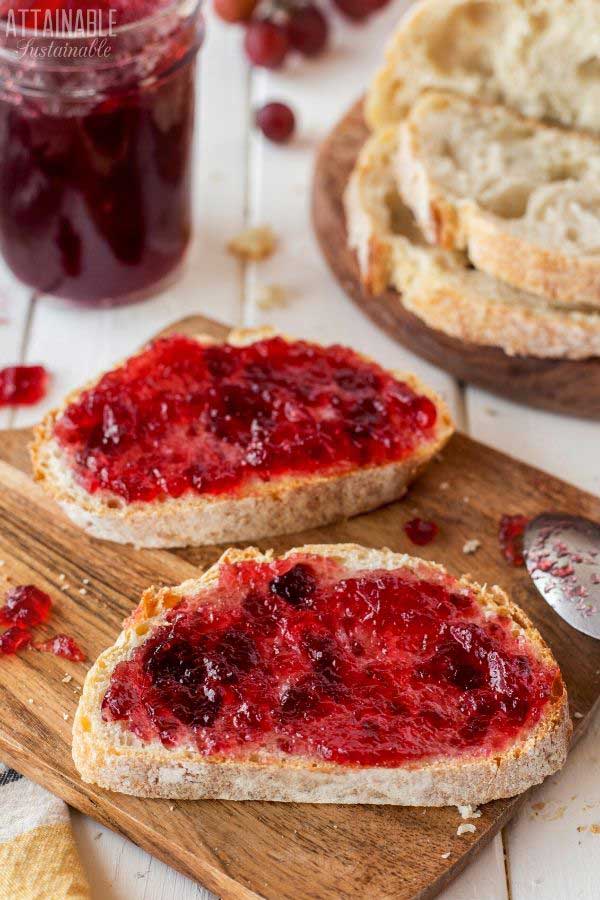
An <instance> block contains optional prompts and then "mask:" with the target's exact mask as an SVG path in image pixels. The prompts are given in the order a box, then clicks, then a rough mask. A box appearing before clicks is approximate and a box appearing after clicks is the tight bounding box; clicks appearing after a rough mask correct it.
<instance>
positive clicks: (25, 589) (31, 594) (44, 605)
mask: <svg viewBox="0 0 600 900" xmlns="http://www.w3.org/2000/svg"><path fill="white" fill-rule="evenodd" d="M51 609H52V600H51V599H50V597H49V596H48V594H46V593H45V591H41V590H40V589H39V588H38V587H36V586H35V585H34V584H22V585H19V586H18V587H14V588H12V589H11V590H10V591H9V592H8V594H7V595H6V601H5V603H4V606H2V607H0V625H16V626H18V627H19V628H35V626H36V625H41V624H42V623H43V622H47V621H48V619H49V618H50V611H51Z"/></svg>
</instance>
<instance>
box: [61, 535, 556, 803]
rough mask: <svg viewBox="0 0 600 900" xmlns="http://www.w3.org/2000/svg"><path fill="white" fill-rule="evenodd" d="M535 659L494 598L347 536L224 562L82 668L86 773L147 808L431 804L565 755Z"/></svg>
mask: <svg viewBox="0 0 600 900" xmlns="http://www.w3.org/2000/svg"><path fill="white" fill-rule="evenodd" d="M570 734H571V723H570V719H569V713H568V704H567V695H566V690H565V687H564V684H563V681H562V678H561V676H560V672H559V669H558V666H557V664H556V662H555V660H554V659H553V657H552V654H551V652H550V650H549V649H548V647H547V646H546V645H545V644H544V642H543V640H542V638H541V637H540V635H539V633H538V632H537V631H536V630H535V628H534V627H533V626H532V624H531V622H530V621H529V619H528V618H527V616H526V615H525V614H524V613H523V612H522V611H521V610H520V609H519V608H518V607H517V606H515V605H514V604H513V603H512V602H511V601H510V600H509V599H508V597H507V596H506V594H505V593H504V592H503V591H502V590H501V589H500V588H498V587H492V588H488V587H480V586H479V585H477V584H475V583H473V582H471V581H470V580H468V579H467V578H461V579H456V578H454V577H452V576H450V575H449V574H448V573H447V572H446V571H445V570H444V569H443V568H442V567H441V566H438V565H436V564H434V563H431V562H425V561H423V560H419V559H415V558H412V557H409V556H406V555H401V554H395V553H392V552H391V551H389V550H370V549H366V548H363V547H360V546H357V545H354V544H345V545H314V546H306V547H302V548H299V549H294V550H290V551H289V552H288V553H286V554H285V555H284V556H282V557H279V558H274V557H273V555H272V553H271V552H268V553H266V554H262V553H260V552H259V551H258V550H255V549H252V548H250V549H247V550H228V551H226V552H225V553H224V554H223V556H222V557H221V559H220V560H219V561H218V562H217V563H216V564H215V565H214V566H212V567H211V568H210V569H209V570H208V571H207V572H206V573H205V574H203V575H202V576H200V577H199V578H198V579H196V580H190V581H186V582H184V583H183V584H181V585H179V586H178V587H176V588H163V589H162V590H156V589H150V590H148V591H146V592H145V594H144V596H143V598H142V601H141V603H140V605H139V606H138V608H137V609H136V610H135V612H134V613H133V614H132V616H131V617H130V618H129V619H128V620H127V621H126V622H125V624H124V630H123V632H122V633H121V634H120V636H119V638H118V640H117V641H116V643H115V644H114V646H113V647H111V648H110V649H108V650H106V651H105V652H104V653H102V654H101V656H100V657H99V658H98V660H97V661H96V663H95V664H94V666H93V667H92V669H91V670H90V671H89V672H88V675H87V678H86V681H85V684H84V688H83V693H82V696H81V699H80V702H79V706H78V709H77V713H76V715H75V720H74V723H73V758H74V760H75V764H76V766H77V769H78V771H79V772H80V774H81V776H82V778H83V779H84V780H85V781H88V782H93V783H96V784H98V785H100V786H101V787H104V788H108V789H109V790H114V791H122V792H124V793H129V794H134V795H137V796H142V797H169V798H183V799H199V798H221V799H228V800H275V801H290V802H308V803H379V804H385V803H394V804H402V805H428V806H443V805H446V804H448V805H449V804H479V803H485V802H487V801H489V800H493V799H496V798H499V797H510V796H513V795H514V794H517V793H520V792H521V791H524V790H526V789H527V788H528V787H530V786H531V785H533V784H537V783H539V782H540V781H542V780H543V779H544V778H545V777H546V776H547V775H549V774H551V773H552V772H555V771H556V770H557V769H559V768H560V767H561V766H562V764H563V763H564V760H565V756H566V753H567V748H568V743H569V737H570Z"/></svg>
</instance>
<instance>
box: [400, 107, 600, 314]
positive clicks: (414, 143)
mask: <svg viewBox="0 0 600 900" xmlns="http://www.w3.org/2000/svg"><path fill="white" fill-rule="evenodd" d="M451 97H452V93H451V92H449V91H426V92H425V93H424V94H422V95H421V98H420V100H419V102H418V104H417V105H416V106H415V107H413V109H412V110H411V111H410V112H409V114H408V116H407V118H406V119H405V120H404V121H403V122H402V123H401V124H400V125H399V138H398V155H397V164H396V178H397V183H398V188H399V192H400V194H401V196H402V199H403V200H404V202H405V203H406V205H407V206H408V208H409V209H410V210H411V211H412V213H413V215H414V216H415V219H416V220H417V223H418V225H419V228H420V229H421V231H422V232H423V234H424V236H425V238H426V239H427V241H429V243H430V244H434V245H437V246H439V247H443V248H444V249H445V250H464V251H466V253H467V256H468V257H469V259H470V261H471V263H472V264H473V265H474V267H475V268H476V269H479V270H480V271H481V272H487V274H488V275H492V276H493V277H494V278H497V279H498V280H499V281H504V282H505V283H506V284H509V285H511V286H512V287H514V288H517V289H518V290H522V291H526V292H528V293H531V294H535V295H536V296H537V297H539V298H540V300H545V301H547V302H548V303H555V304H561V305H563V306H573V307H577V308H579V309H580V310H581V308H582V307H585V306H587V307H590V308H594V309H595V308H597V307H600V259H599V258H598V257H593V256H574V255H568V254H566V253H563V252H562V251H560V250H559V249H553V250H549V249H547V248H545V247H542V246H540V245H538V244H536V243H535V242H534V241H530V240H528V239H527V238H525V237H523V236H521V235H517V234H514V233H511V231H510V230H509V229H507V228H506V222H505V221H504V220H503V219H501V218H500V217H498V216H495V215H494V214H493V213H489V212H486V210H483V209H481V208H480V207H479V206H478V205H477V204H476V203H475V202H473V201H460V202H459V201H457V202H453V201H452V199H450V198H448V197H447V196H446V195H445V193H444V192H443V190H441V188H439V186H438V185H437V184H436V183H435V182H434V181H433V180H432V178H431V177H430V176H429V173H428V171H427V166H426V164H425V162H424V161H423V159H422V154H421V152H420V142H419V136H418V130H417V127H416V124H415V121H414V117H415V116H418V115H419V114H420V108H421V106H420V104H421V102H423V103H425V104H427V105H428V104H432V103H433V104H435V103H440V102H444V101H445V100H447V99H449V98H451ZM463 99H467V100H468V102H469V103H470V104H471V105H473V106H475V107H479V108H480V109H491V108H493V107H494V104H490V103H485V102H483V101H481V100H476V99H473V98H471V97H469V98H463ZM510 113H511V115H512V116H513V117H514V118H515V120H519V121H521V122H523V123H526V124H533V125H535V127H536V129H538V130H540V131H548V132H553V133H554V132H555V133H557V134H559V133H560V131H561V129H560V128H558V127H556V126H552V125H546V124H544V123H542V122H538V121H537V120H535V119H531V118H528V117H527V116H523V115H520V114H519V113H517V112H515V111H514V110H510ZM571 133H574V132H571ZM578 133H579V134H580V136H581V138H582V140H587V141H589V142H590V143H591V144H593V145H594V146H595V147H596V148H597V147H598V141H597V140H596V139H595V138H593V137H592V136H590V135H587V134H584V133H582V132H578Z"/></svg>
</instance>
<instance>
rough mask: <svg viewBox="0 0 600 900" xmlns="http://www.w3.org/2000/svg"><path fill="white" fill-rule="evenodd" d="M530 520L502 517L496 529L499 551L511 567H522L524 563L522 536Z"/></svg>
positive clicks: (522, 517)
mask: <svg viewBox="0 0 600 900" xmlns="http://www.w3.org/2000/svg"><path fill="white" fill-rule="evenodd" d="M529 522H530V519H529V518H528V517H527V516H521V515H516V516H506V515H505V516H502V518H501V519H500V526H499V528H498V541H499V542H500V550H501V551H502V556H503V557H504V559H505V560H506V562H508V563H510V564H511V566H522V565H523V564H524V562H525V560H524V558H523V535H524V533H525V529H526V528H527V526H528V524H529Z"/></svg>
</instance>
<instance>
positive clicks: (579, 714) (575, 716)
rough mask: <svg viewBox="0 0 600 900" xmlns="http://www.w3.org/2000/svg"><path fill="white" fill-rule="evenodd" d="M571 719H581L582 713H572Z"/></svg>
mask: <svg viewBox="0 0 600 900" xmlns="http://www.w3.org/2000/svg"><path fill="white" fill-rule="evenodd" d="M573 718H574V719H583V713H580V712H574V713H573Z"/></svg>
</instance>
